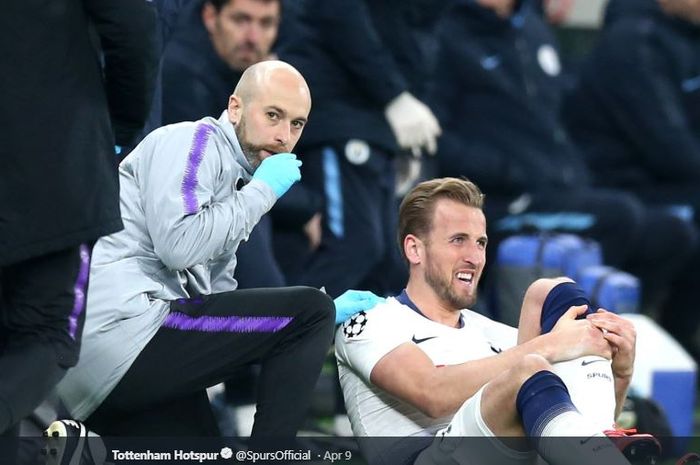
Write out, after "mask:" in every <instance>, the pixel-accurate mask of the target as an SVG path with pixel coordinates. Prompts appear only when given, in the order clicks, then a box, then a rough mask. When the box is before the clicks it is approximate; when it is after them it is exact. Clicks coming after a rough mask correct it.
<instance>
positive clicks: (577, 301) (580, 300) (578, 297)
mask: <svg viewBox="0 0 700 465" xmlns="http://www.w3.org/2000/svg"><path fill="white" fill-rule="evenodd" d="M574 305H588V311H587V312H586V313H584V314H583V315H581V316H579V317H578V319H579V320H580V319H583V318H586V315H588V314H590V313H595V309H594V308H592V307H591V302H590V301H589V300H588V297H587V296H586V293H585V292H584V291H583V289H581V287H580V286H579V285H578V284H577V283H572V282H565V283H560V284H557V285H556V286H554V288H552V290H551V291H549V294H547V298H546V299H544V304H543V305H542V314H541V315H540V328H542V329H541V334H547V333H548V332H550V331H551V330H552V328H554V325H556V324H557V321H559V318H561V316H562V315H563V314H564V313H566V311H567V310H568V309H569V307H573V306H574Z"/></svg>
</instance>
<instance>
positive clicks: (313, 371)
mask: <svg viewBox="0 0 700 465" xmlns="http://www.w3.org/2000/svg"><path fill="white" fill-rule="evenodd" d="M285 298H286V300H287V302H288V305H289V307H290V309H291V310H292V312H290V314H293V315H294V317H293V320H292V322H291V323H290V324H289V326H288V327H287V328H285V330H284V333H283V334H281V338H280V340H279V341H278V343H277V344H276V346H275V348H274V349H273V350H271V351H270V352H269V353H268V354H267V355H266V356H265V357H264V358H263V359H262V360H261V365H262V369H261V373H260V378H259V380H258V386H259V387H258V402H257V412H256V414H255V423H254V426H253V432H252V434H251V438H252V439H253V440H254V441H253V444H255V445H259V446H264V445H265V443H266V440H265V439H264V437H267V438H278V439H283V438H293V437H294V436H295V435H296V432H297V429H298V428H299V427H300V426H301V424H302V423H303V421H304V418H305V416H306V413H307V409H308V406H309V403H310V399H311V394H312V391H313V388H314V386H315V385H316V381H317V379H318V376H319V374H320V372H321V366H322V365H323V362H324V360H325V358H326V354H327V353H328V348H329V347H330V345H331V341H332V338H333V330H334V325H335V307H334V305H333V301H332V300H331V298H330V297H328V296H327V295H326V294H324V293H323V292H321V291H319V290H318V289H314V288H311V287H293V288H286V294H285ZM258 440H259V441H258Z"/></svg>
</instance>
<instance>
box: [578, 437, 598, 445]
mask: <svg viewBox="0 0 700 465" xmlns="http://www.w3.org/2000/svg"><path fill="white" fill-rule="evenodd" d="M595 437H597V436H595V435H594V436H589V437H587V438H586V439H581V444H585V443H587V442H588V441H590V440H591V439H593V438H595Z"/></svg>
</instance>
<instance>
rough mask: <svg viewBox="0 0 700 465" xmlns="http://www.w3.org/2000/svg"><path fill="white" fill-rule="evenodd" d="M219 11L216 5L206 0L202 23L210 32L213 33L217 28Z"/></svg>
mask: <svg viewBox="0 0 700 465" xmlns="http://www.w3.org/2000/svg"><path fill="white" fill-rule="evenodd" d="M217 14H218V13H217V11H216V8H215V7H214V5H212V4H211V3H209V2H204V7H202V23H203V24H204V27H205V28H206V29H207V31H208V32H209V34H213V33H214V30H215V29H216V16H217Z"/></svg>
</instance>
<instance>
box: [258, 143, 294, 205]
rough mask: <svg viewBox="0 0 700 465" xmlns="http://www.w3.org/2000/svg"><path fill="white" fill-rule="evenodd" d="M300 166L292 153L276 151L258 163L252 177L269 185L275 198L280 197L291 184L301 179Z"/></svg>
mask: <svg viewBox="0 0 700 465" xmlns="http://www.w3.org/2000/svg"><path fill="white" fill-rule="evenodd" d="M300 166H301V160H297V156H296V155H294V154H293V153H278V154H276V155H272V156H270V157H267V158H266V159H264V160H263V161H262V163H260V166H258V169H256V170H255V173H254V174H253V179H259V180H261V181H262V182H264V183H265V184H267V185H268V186H270V187H271V188H272V190H273V191H274V192H275V195H276V196H277V198H280V197H282V196H283V195H284V193H285V192H287V190H289V188H290V187H292V184H294V183H295V182H297V181H299V180H300V179H301V171H299V167H300Z"/></svg>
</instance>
